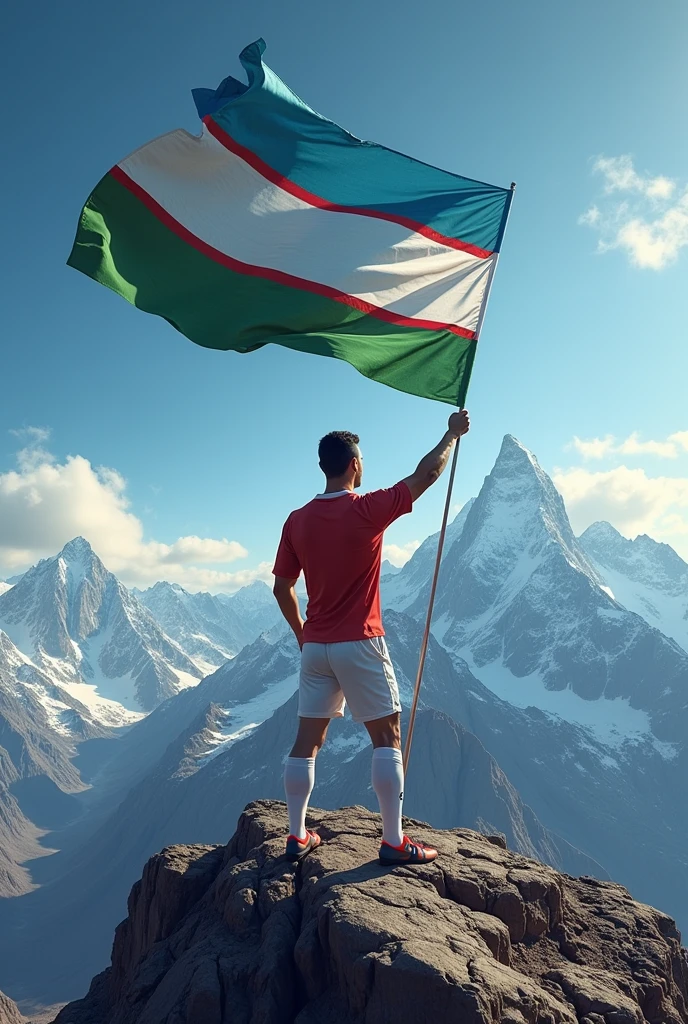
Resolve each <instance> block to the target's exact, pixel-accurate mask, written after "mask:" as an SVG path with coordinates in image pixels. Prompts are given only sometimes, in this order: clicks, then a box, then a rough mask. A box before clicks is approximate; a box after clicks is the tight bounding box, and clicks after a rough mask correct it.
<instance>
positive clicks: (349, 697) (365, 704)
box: [299, 636, 401, 722]
mask: <svg viewBox="0 0 688 1024" xmlns="http://www.w3.org/2000/svg"><path fill="white" fill-rule="evenodd" d="M345 704H348V705H349V710H350V711H351V716H352V718H353V720H354V721H355V722H372V721H374V720H375V719H376V718H385V717H386V716H387V715H393V714H394V713H395V712H396V711H401V701H400V700H399V687H398V686H397V680H396V676H395V675H394V668H393V666H392V662H391V660H390V657H389V651H388V650H387V644H386V643H385V638H384V637H383V636H373V637H368V638H367V639H366V640H348V641H344V642H343V643H338V644H304V645H303V650H302V651H301V679H300V682H299V717H300V718H341V716H342V715H343V714H344V706H345Z"/></svg>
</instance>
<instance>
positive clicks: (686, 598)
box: [579, 523, 688, 651]
mask: <svg viewBox="0 0 688 1024" xmlns="http://www.w3.org/2000/svg"><path fill="white" fill-rule="evenodd" d="M579 540H580V544H581V547H582V548H583V549H584V550H585V552H586V553H587V554H588V556H589V557H590V559H591V560H592V562H593V563H594V564H595V566H596V567H597V569H598V571H599V573H600V574H601V575H602V576H603V577H604V579H605V580H606V582H607V584H608V586H609V588H610V590H611V591H612V592H613V594H614V597H615V598H616V600H617V601H618V602H619V603H620V604H622V605H624V607H625V608H629V609H630V610H631V611H634V612H637V613H638V615H642V617H643V618H644V619H646V620H647V622H649V623H650V625H651V626H655V627H656V628H657V629H659V630H661V632H662V633H664V634H665V635H666V636H670V637H672V638H673V639H674V640H675V641H676V642H677V643H678V644H680V645H681V647H683V649H684V650H686V651H688V564H687V563H686V562H684V561H683V559H682V558H681V557H680V556H679V555H678V554H677V553H676V552H675V551H674V549H673V548H672V547H670V546H669V545H668V544H660V543H658V542H657V541H656V540H652V538H651V537H648V536H647V535H646V534H641V536H639V537H636V538H635V540H628V538H627V537H623V536H622V535H621V534H620V533H619V532H618V531H617V530H615V529H614V527H613V526H612V525H611V524H610V523H593V524H592V526H589V527H588V529H587V530H586V531H585V533H583V534H582V535H581V536H580V537H579Z"/></svg>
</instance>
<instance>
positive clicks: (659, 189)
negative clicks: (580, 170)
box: [592, 153, 676, 199]
mask: <svg viewBox="0 0 688 1024" xmlns="http://www.w3.org/2000/svg"><path fill="white" fill-rule="evenodd" d="M592 169H593V171H594V172H596V173H598V174H602V175H603V177H604V179H605V186H604V190H605V192H607V193H609V192H640V193H642V194H643V195H646V196H649V197H650V198H651V199H669V198H670V197H671V195H672V193H673V191H674V189H675V187H676V185H675V183H674V182H673V181H672V180H671V179H670V178H666V177H664V175H663V174H660V175H659V176H658V177H655V178H652V177H648V176H647V175H642V174H638V172H637V171H636V169H635V167H634V166H633V158H632V156H631V155H630V154H629V153H625V154H624V155H623V156H599V157H598V158H597V160H596V161H595V163H594V164H593V168H592Z"/></svg>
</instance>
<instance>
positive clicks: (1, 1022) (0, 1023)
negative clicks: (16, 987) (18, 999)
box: [0, 992, 24, 1024]
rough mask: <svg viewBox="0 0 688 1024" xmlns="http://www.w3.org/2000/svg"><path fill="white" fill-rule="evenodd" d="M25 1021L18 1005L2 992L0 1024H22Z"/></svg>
mask: <svg viewBox="0 0 688 1024" xmlns="http://www.w3.org/2000/svg"><path fill="white" fill-rule="evenodd" d="M23 1020H24V1018H23V1017H22V1015H21V1013H20V1012H19V1010H18V1009H17V1006H16V1004H15V1003H13V1002H12V1000H11V999H9V998H8V997H7V996H6V995H5V993H4V992H0V1024H22V1022H23Z"/></svg>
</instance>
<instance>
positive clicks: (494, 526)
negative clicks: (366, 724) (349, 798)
mask: <svg viewBox="0 0 688 1024" xmlns="http://www.w3.org/2000/svg"><path fill="white" fill-rule="evenodd" d="M425 606H426V600H425V597H424V595H423V596H421V597H419V598H418V599H417V600H416V601H415V602H414V603H413V604H411V605H410V606H409V607H408V610H409V612H410V613H411V614H414V615H415V616H417V617H419V618H420V617H422V616H423V615H424V613H425ZM433 628H434V632H435V635H436V636H437V637H438V638H439V639H440V640H441V642H442V643H443V644H444V646H445V647H446V648H447V649H448V650H450V651H451V652H453V653H454V654H455V655H459V656H461V657H463V658H465V659H466V661H467V662H468V664H469V665H470V666H471V669H472V671H473V672H474V673H475V674H476V675H477V676H478V678H479V679H480V680H481V682H483V683H484V684H485V685H486V686H488V687H489V688H491V689H492V690H493V691H494V692H495V693H497V694H498V695H499V696H501V697H503V698H505V699H506V700H509V701H511V702H512V703H514V704H516V705H517V706H520V707H526V706H528V705H534V706H535V707H540V708H542V710H544V711H548V712H554V713H556V714H559V715H561V716H562V717H564V718H567V720H570V721H576V722H579V723H582V724H587V725H588V726H589V727H590V728H592V729H597V734H598V736H600V737H603V738H604V737H609V736H610V730H611V729H612V728H615V729H616V735H617V736H618V737H625V738H627V739H628V740H629V741H633V742H645V741H647V742H655V741H656V742H658V743H660V742H663V741H668V742H670V743H674V744H676V745H677V746H676V748H666V755H667V757H673V756H675V754H676V752H677V750H678V749H679V748H681V747H683V746H686V745H688V657H687V656H686V652H685V651H683V650H681V649H680V648H679V647H678V646H677V645H676V644H675V643H673V642H672V641H671V640H669V639H667V637H665V636H664V635H663V634H662V633H660V632H659V631H658V630H656V629H653V628H652V627H650V626H649V625H648V623H647V622H646V621H645V620H644V619H643V618H641V617H640V616H639V615H637V614H635V613H634V612H632V611H629V610H627V609H626V608H624V607H623V606H622V605H621V604H620V603H619V602H618V601H617V600H615V599H614V597H612V596H611V592H610V590H609V587H608V585H607V583H606V582H605V580H604V578H603V576H602V575H601V574H600V572H599V570H598V569H596V568H595V566H594V565H593V563H592V562H591V560H590V558H589V557H588V555H587V554H586V552H585V550H584V549H583V547H582V545H581V544H580V543H579V541H578V540H577V539H576V537H575V536H574V534H573V531H572V529H571V526H570V523H569V520H568V516H567V514H566V509H565V507H564V502H563V500H562V498H561V496H560V495H559V493H558V492H557V490H556V488H555V487H554V484H553V483H552V481H551V480H550V478H549V477H548V476H547V474H546V473H545V472H544V471H543V470H542V469H541V467H540V466H539V465H538V462H537V460H536V459H535V456H534V455H532V454H531V453H530V452H529V451H528V450H527V449H526V448H524V447H523V445H521V444H520V443H519V442H518V441H517V440H516V439H515V438H513V437H511V436H507V437H505V439H504V442H503V444H502V448H501V451H500V453H499V457H498V458H497V461H496V463H495V466H494V468H493V470H492V472H491V473H490V475H489V476H488V477H487V478H486V480H485V483H484V485H483V487H482V489H481V491H480V494H479V496H478V497H477V499H476V500H475V503H474V504H473V506H472V508H471V509H470V511H469V513H468V515H467V517H466V521H465V524H464V527H463V531H462V533H461V536H460V537H459V539H458V540H457V541H455V542H454V543H453V544H452V546H451V548H450V551H449V553H448V555H447V558H446V560H445V564H444V566H443V572H442V574H441V576H440V581H439V586H438V592H437V601H436V606H435V621H434V627H433ZM658 680H659V681H660V682H659V685H658ZM619 742H621V739H619Z"/></svg>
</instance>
